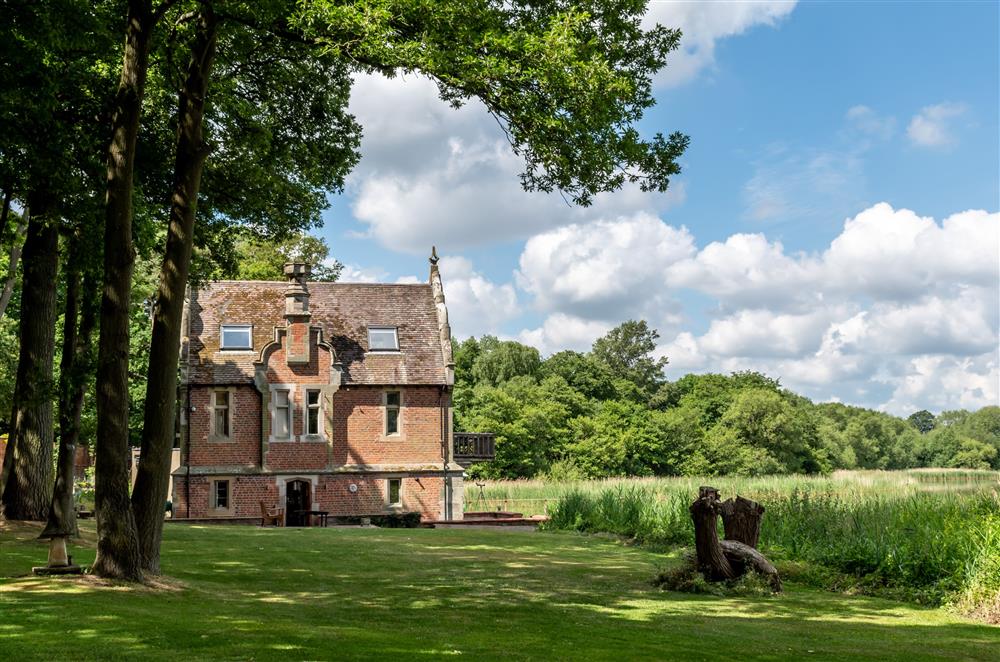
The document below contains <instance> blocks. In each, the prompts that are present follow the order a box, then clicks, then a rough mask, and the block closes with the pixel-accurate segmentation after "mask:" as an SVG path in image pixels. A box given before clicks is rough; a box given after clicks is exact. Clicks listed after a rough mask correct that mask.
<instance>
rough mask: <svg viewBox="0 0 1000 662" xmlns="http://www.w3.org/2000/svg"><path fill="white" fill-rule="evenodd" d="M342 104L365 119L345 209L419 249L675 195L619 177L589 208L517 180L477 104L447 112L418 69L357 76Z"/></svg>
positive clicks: (518, 233)
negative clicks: (405, 74)
mask: <svg viewBox="0 0 1000 662" xmlns="http://www.w3.org/2000/svg"><path fill="white" fill-rule="evenodd" d="M351 110H352V112H354V113H355V115H356V116H357V117H358V119H359V121H360V122H361V124H362V126H364V127H365V136H364V139H363V142H362V150H363V158H362V160H361V163H360V164H359V166H358V168H357V169H356V170H355V172H354V173H352V175H351V179H350V182H349V187H350V191H351V193H352V194H353V203H352V213H353V215H354V217H355V218H357V219H358V220H359V221H361V222H362V223H363V224H365V225H366V226H367V231H366V233H365V234H366V236H370V237H372V238H374V239H375V240H377V241H378V242H379V243H380V244H382V245H383V246H385V247H387V248H390V249H392V250H396V251H400V252H408V253H420V252H422V251H423V250H425V249H426V246H427V245H428V244H431V243H437V244H441V243H443V242H442V238H445V237H446V238H447V241H448V247H449V249H450V250H461V249H463V248H466V247H469V246H474V245H482V244H487V243H490V242H495V241H506V240H512V239H525V238H527V237H528V236H530V235H531V234H532V233H535V232H537V231H539V230H540V229H546V228H550V227H556V226H559V225H564V224H567V223H573V222H581V221H586V220H592V219H595V218H600V217H602V216H606V215H615V214H625V213H632V212H635V211H637V210H647V211H649V212H651V213H658V212H661V211H663V210H665V209H667V208H669V207H672V206H675V205H677V204H679V203H681V202H683V199H684V189H683V186H681V185H680V183H679V182H678V183H676V184H675V185H673V186H672V187H671V190H669V191H668V192H666V193H644V192H642V191H641V190H640V189H639V187H638V186H636V185H627V186H625V187H623V189H622V190H620V191H617V192H615V193H614V194H613V195H612V194H605V195H598V196H596V197H595V200H594V204H593V205H592V206H591V207H589V208H586V209H584V208H577V207H571V206H569V205H567V204H566V202H565V201H564V200H563V199H562V198H561V197H560V196H558V195H554V194H553V195H549V194H543V193H537V192H536V193H529V192H525V191H524V190H522V188H521V186H520V179H519V177H518V175H519V173H520V172H521V171H522V169H523V161H522V160H521V158H520V157H518V156H515V155H514V153H513V152H512V151H511V149H510V146H509V144H508V143H507V141H506V138H505V137H504V136H503V135H502V133H501V131H500V129H499V127H497V125H496V123H495V122H494V121H493V119H492V118H490V117H489V115H488V114H487V113H486V111H485V109H484V108H482V106H481V105H480V104H479V103H478V102H472V103H469V104H467V105H465V106H463V107H462V108H461V109H458V110H455V109H452V108H450V107H449V106H447V105H446V104H444V103H443V102H441V101H440V99H438V97H437V87H436V86H435V85H434V84H433V83H432V82H431V81H429V80H426V79H423V78H419V77H409V78H406V79H402V78H397V79H392V80H389V79H385V78H382V77H379V76H359V77H358V78H357V79H356V83H355V87H354V89H353V91H352V101H351Z"/></svg>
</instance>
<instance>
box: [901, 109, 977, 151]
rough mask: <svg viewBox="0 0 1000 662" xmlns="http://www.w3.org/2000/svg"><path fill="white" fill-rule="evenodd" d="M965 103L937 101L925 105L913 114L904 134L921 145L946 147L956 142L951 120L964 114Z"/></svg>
mask: <svg viewBox="0 0 1000 662" xmlns="http://www.w3.org/2000/svg"><path fill="white" fill-rule="evenodd" d="M965 112H966V107H965V104H961V103H950V102H949V103H939V104H937V105H935V106H926V107H924V108H922V109H921V110H920V112H919V113H917V114H916V115H914V117H913V119H912V120H910V125H909V126H908V127H907V128H906V135H908V136H909V137H910V140H911V141H912V142H913V143H914V144H915V145H920V146H921V147H947V146H949V145H953V144H954V143H955V142H956V138H955V135H954V131H953V127H952V124H953V121H954V120H955V119H956V118H958V117H961V116H962V115H964V114H965Z"/></svg>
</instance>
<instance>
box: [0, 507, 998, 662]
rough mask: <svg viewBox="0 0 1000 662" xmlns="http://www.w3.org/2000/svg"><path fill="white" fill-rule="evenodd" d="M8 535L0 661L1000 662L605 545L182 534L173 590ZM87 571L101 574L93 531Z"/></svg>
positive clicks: (2, 563) (886, 613) (171, 564)
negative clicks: (110, 576) (100, 578)
mask: <svg viewBox="0 0 1000 662" xmlns="http://www.w3.org/2000/svg"><path fill="white" fill-rule="evenodd" d="M38 530H39V528H38V527H37V526H32V527H26V526H19V527H14V528H12V527H10V526H8V527H6V528H0V614H2V619H0V659H3V660H8V659H9V660H35V659H72V660H80V659H143V660H159V659H171V660H177V659H180V660H229V659H241V660H243V659H255V660H271V659H282V660H285V659H289V660H297V659H324V660H326V659H357V658H372V657H393V658H396V659H421V658H437V657H445V656H448V657H451V656H454V655H464V656H467V657H471V658H473V659H500V658H505V659H518V660H519V659H544V660H550V659H614V660H620V659H685V660H689V659H690V660H709V659H711V660H716V659H741V660H744V659H767V660H777V659H788V660H799V659H803V658H808V659H815V660H844V659H870V660H906V661H907V662H909V661H912V660H914V659H926V658H937V659H950V660H988V659H995V654H996V650H997V647H998V646H1000V629H998V628H994V627H989V626H986V625H982V624H978V623H973V622H970V621H967V620H964V619H961V618H958V617H956V616H954V615H951V614H949V613H947V612H945V611H942V610H939V609H928V608H923V607H918V606H914V605H905V604H899V603H895V602H890V601H887V600H882V599H877V598H868V597H859V596H844V595H837V594H833V593H829V592H821V591H815V590H811V589H807V588H802V587H800V586H797V585H795V584H791V585H789V586H788V587H787V589H788V590H787V592H786V593H785V594H783V595H780V596H775V597H725V598H720V597H717V596H712V595H689V594H683V593H672V592H667V591H662V590H659V589H656V588H654V587H653V586H652V583H651V579H652V578H653V577H655V576H656V574H657V573H658V572H659V571H661V570H663V569H664V568H665V567H668V566H669V564H670V563H672V562H674V561H672V560H671V559H670V558H668V557H666V556H664V555H662V554H658V553H655V552H654V551H652V550H650V549H648V548H642V547H629V546H625V545H622V544H620V543H618V542H616V541H613V540H609V539H604V538H601V537H599V536H580V535H577V534H571V533H554V534H538V533H521V532H506V531H502V532H495V531H469V530H401V529H396V530H380V529H332V528H331V529H258V528H254V527H197V526H189V525H177V524H171V525H168V527H167V529H166V532H165V539H164V557H163V561H164V569H165V571H166V572H167V573H168V575H169V579H167V580H165V581H163V582H161V583H160V585H159V586H158V587H134V586H121V585H117V586H116V585H104V584H101V583H100V582H96V581H94V580H92V579H41V578H35V577H31V576H27V577H22V576H18V575H21V574H22V573H24V572H25V571H26V570H27V568H28V567H29V566H30V565H32V564H37V563H39V562H40V561H41V560H43V559H44V556H45V548H44V544H42V543H39V542H37V541H35V540H34V538H35V536H37V533H38ZM85 533H86V534H87V542H85V543H84V545H83V546H82V547H81V545H80V544H77V545H74V556H76V557H77V559H78V560H80V561H83V562H89V561H90V560H91V559H92V558H93V548H92V544H93V530H92V528H87V529H85Z"/></svg>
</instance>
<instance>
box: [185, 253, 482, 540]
mask: <svg viewBox="0 0 1000 662" xmlns="http://www.w3.org/2000/svg"><path fill="white" fill-rule="evenodd" d="M285 275H286V277H287V282H263V281H223V282H215V283H211V284H209V285H206V286H204V287H198V288H190V290H189V294H188V298H187V301H186V302H185V320H184V325H185V327H184V328H185V332H184V335H185V337H184V338H183V340H182V347H181V366H180V367H181V385H180V404H179V407H178V410H179V415H178V432H179V440H180V444H179V445H180V447H181V459H180V466H179V467H178V468H177V469H175V470H174V471H173V490H172V495H171V500H172V502H173V506H174V507H173V513H174V517H178V518H256V517H259V516H260V512H261V502H263V503H264V504H265V505H266V506H267V507H268V508H274V507H281V508H282V509H283V511H284V512H283V517H284V518H285V521H286V524H289V525H295V524H302V523H304V521H305V520H306V519H307V517H308V516H307V515H305V514H304V513H302V511H308V510H322V511H328V512H329V513H330V515H331V517H337V516H367V515H378V514H385V513H391V512H396V511H402V512H419V513H420V514H421V516H422V517H423V518H425V519H460V518H461V517H462V510H463V491H464V490H463V478H462V477H463V467H462V464H460V463H459V462H465V463H467V462H468V461H469V460H474V459H484V458H483V457H474V453H472V452H471V450H469V449H470V445H469V439H466V440H464V441H461V443H460V447H461V448H466V449H467V450H466V452H465V454H464V455H459V456H456V454H455V453H454V439H453V436H454V435H453V431H452V409H451V392H452V387H453V384H454V363H453V361H452V352H451V329H450V326H449V324H448V311H447V308H446V307H445V298H444V290H443V286H442V283H441V276H440V273H439V271H438V268H437V257H436V256H432V257H431V269H430V279H429V282H428V283H427V284H420V285H386V284H361V283H325V282H310V281H309V280H308V279H309V275H310V267H309V265H306V264H297V263H296V264H287V265H285ZM473 441H475V439H473ZM489 441H492V440H489ZM473 445H475V444H473Z"/></svg>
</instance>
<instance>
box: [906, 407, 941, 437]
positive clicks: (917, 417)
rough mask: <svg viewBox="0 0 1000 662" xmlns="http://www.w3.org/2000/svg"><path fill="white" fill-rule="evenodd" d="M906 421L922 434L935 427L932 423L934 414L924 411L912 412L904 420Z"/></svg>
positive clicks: (933, 422)
mask: <svg viewBox="0 0 1000 662" xmlns="http://www.w3.org/2000/svg"><path fill="white" fill-rule="evenodd" d="M906 421H907V422H908V423H909V424H910V425H912V426H913V427H915V428H916V429H917V430H918V431H919V432H921V433H923V434H926V433H928V432H930V431H931V430H933V429H934V426H935V425H936V423H935V421H934V414H932V413H930V412H929V411H927V410H926V409H921V410H920V411H915V412H913V413H912V414H910V415H909V416H908V417H907V418H906Z"/></svg>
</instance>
